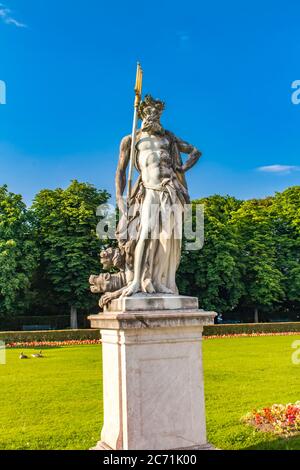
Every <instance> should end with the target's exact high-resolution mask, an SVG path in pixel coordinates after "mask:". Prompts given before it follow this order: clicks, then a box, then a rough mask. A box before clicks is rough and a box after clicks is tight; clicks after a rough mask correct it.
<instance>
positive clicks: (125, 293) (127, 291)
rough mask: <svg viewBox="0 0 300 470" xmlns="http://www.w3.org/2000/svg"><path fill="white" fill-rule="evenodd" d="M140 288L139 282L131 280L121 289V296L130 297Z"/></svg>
mask: <svg viewBox="0 0 300 470" xmlns="http://www.w3.org/2000/svg"><path fill="white" fill-rule="evenodd" d="M140 290H141V285H140V283H139V282H135V281H133V282H132V283H131V284H130V285H129V286H128V287H126V288H125V289H124V290H123V292H122V295H121V297H130V296H131V295H133V294H136V293H137V292H139V291H140Z"/></svg>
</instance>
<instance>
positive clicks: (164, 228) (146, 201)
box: [90, 83, 201, 307]
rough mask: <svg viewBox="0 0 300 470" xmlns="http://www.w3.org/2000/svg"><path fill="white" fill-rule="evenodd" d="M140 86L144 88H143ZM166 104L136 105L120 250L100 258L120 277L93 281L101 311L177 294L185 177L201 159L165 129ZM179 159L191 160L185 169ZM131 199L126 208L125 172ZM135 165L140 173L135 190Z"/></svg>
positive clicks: (126, 141) (125, 143)
mask: <svg viewBox="0 0 300 470" xmlns="http://www.w3.org/2000/svg"><path fill="white" fill-rule="evenodd" d="M140 86H141V83H140ZM164 108H165V104H164V103H163V102H162V101H160V100H156V99H153V98H152V96H150V95H146V96H145V98H144V100H143V101H142V102H138V104H136V111H137V117H136V119H135V123H136V122H137V118H140V119H141V120H142V126H141V129H140V130H138V131H137V130H136V129H134V131H133V134H132V135H128V136H126V137H124V138H123V140H122V141H121V146H120V156H119V163H118V167H117V173H116V198H117V203H118V206H119V208H120V210H121V213H122V216H121V219H120V222H119V225H118V228H117V232H116V238H117V240H118V248H116V249H113V248H109V249H108V250H106V251H104V252H102V253H101V256H100V257H101V262H102V264H103V267H104V269H110V268H112V267H114V268H117V269H118V270H119V272H117V273H112V274H110V273H104V274H100V275H99V276H91V277H90V284H91V290H92V292H94V293H96V292H98V293H103V294H104V295H103V296H102V298H101V300H100V306H101V307H103V306H104V305H106V304H107V303H109V302H110V301H111V300H112V299H114V298H118V297H124V296H131V295H133V294H136V293H139V292H144V293H148V294H155V293H156V294H158V293H161V294H178V289H177V286H176V281H175V276H176V271H177V269H178V266H179V262H180V255H181V238H182V230H181V229H182V214H183V211H184V205H185V204H188V203H189V201H190V199H189V194H188V189H187V184H186V179H185V173H186V171H188V170H189V169H190V168H192V167H193V166H194V165H195V164H196V163H197V161H198V160H199V158H200V156H201V152H200V151H199V150H198V149H197V148H196V147H194V146H193V145H191V144H189V143H187V142H185V141H183V140H182V139H180V138H179V137H177V136H176V135H174V134H173V133H172V132H170V131H168V130H165V129H164V127H163V125H162V124H161V115H162V113H163V111H164ZM134 125H135V124H134ZM181 153H184V154H187V155H188V158H187V160H186V162H185V163H183V162H182V158H181ZM128 165H130V167H131V168H130V169H129V176H128V179H129V181H128V186H129V195H128V198H127V203H124V200H123V195H124V191H125V187H126V170H127V167H128ZM132 165H134V166H135V168H136V170H137V171H138V173H139V176H138V179H137V181H136V183H135V186H134V187H133V188H132V189H131V174H132Z"/></svg>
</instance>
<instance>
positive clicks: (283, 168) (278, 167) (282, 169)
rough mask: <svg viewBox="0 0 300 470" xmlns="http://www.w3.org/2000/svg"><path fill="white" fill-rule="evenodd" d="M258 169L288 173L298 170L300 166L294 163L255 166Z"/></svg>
mask: <svg viewBox="0 0 300 470" xmlns="http://www.w3.org/2000/svg"><path fill="white" fill-rule="evenodd" d="M257 170H258V171H262V172H264V173H277V174H282V175H283V174H285V175H286V174H289V173H292V172H293V171H300V166H295V165H268V166H260V167H258V168H257Z"/></svg>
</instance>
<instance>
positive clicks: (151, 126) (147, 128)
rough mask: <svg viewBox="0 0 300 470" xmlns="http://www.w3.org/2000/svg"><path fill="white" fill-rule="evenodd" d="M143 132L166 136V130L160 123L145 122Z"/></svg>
mask: <svg viewBox="0 0 300 470" xmlns="http://www.w3.org/2000/svg"><path fill="white" fill-rule="evenodd" d="M142 131H144V132H149V134H164V133H165V130H164V128H163V126H162V125H161V123H160V122H159V121H150V120H147V119H146V120H144V121H143V125H142Z"/></svg>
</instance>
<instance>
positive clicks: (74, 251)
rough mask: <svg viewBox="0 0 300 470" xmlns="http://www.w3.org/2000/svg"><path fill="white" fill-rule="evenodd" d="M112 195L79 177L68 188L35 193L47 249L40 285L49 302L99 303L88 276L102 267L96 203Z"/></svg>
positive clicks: (43, 297) (42, 240)
mask: <svg viewBox="0 0 300 470" xmlns="http://www.w3.org/2000/svg"><path fill="white" fill-rule="evenodd" d="M108 198H109V195H108V193H107V192H106V191H101V190H98V189H96V188H95V187H94V186H93V185H90V184H85V183H79V182H78V181H76V180H74V181H72V182H71V184H70V186H69V187H68V188H67V189H65V190H63V189H60V188H59V189H55V190H42V191H40V192H39V193H38V194H37V196H36V197H35V199H34V202H33V206H32V214H33V215H34V217H35V223H36V232H37V238H38V241H39V246H40V250H41V265H40V276H39V277H38V279H37V282H38V287H37V289H38V291H39V293H40V296H41V300H42V303H43V304H44V303H45V302H46V303H47V305H48V306H49V308H51V304H53V302H55V303H56V305H57V304H60V305H64V306H68V307H71V306H74V307H76V308H81V309H84V310H85V311H86V310H88V309H89V308H92V307H93V306H95V303H96V300H97V299H96V297H95V296H92V294H90V292H89V286H88V278H89V275H90V274H91V273H93V272H94V273H97V272H99V271H100V265H99V251H100V249H101V243H100V241H99V240H98V238H97V236H96V226H97V223H98V219H97V216H96V209H97V207H98V206H99V205H100V204H103V203H105V202H106V201H107V200H108ZM41 307H44V308H45V304H44V305H42V306H41Z"/></svg>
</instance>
